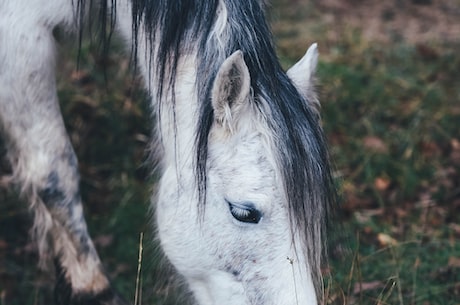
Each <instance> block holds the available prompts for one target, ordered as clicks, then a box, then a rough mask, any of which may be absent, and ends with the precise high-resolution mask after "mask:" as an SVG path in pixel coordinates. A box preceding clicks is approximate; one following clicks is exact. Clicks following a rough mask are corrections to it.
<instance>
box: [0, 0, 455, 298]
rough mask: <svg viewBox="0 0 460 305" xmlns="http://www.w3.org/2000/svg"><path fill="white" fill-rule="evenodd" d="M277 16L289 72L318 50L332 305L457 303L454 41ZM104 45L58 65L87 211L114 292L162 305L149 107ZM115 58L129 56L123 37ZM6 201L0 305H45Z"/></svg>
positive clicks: (20, 220)
mask: <svg viewBox="0 0 460 305" xmlns="http://www.w3.org/2000/svg"><path fill="white" fill-rule="evenodd" d="M274 6H275V8H276V9H274V10H273V11H272V19H273V27H274V31H275V35H276V39H277V46H278V48H279V54H280V58H281V60H282V62H283V64H284V65H285V66H286V67H289V66H290V65H292V64H293V63H294V62H295V61H296V60H297V59H298V58H300V57H301V56H302V54H303V52H304V51H305V50H306V48H307V46H308V43H306V42H305V40H306V39H308V40H309V41H311V42H314V41H316V42H318V43H319V47H320V53H321V57H320V58H321V62H320V64H319V68H318V79H319V84H318V89H319V92H320V97H321V102H322V117H323V124H324V129H325V132H326V134H327V137H328V139H329V142H330V147H331V152H332V157H333V160H334V162H335V168H336V176H337V177H338V181H339V184H340V189H341V196H342V201H341V204H340V206H339V207H338V208H337V210H338V215H337V217H336V218H335V219H334V222H333V228H332V230H331V237H330V240H329V248H330V249H329V257H330V266H329V267H328V268H327V270H326V271H325V274H326V286H327V291H328V298H329V304H400V305H402V304H424V305H428V304H430V305H431V304H443V305H445V304H447V305H450V304H452V305H455V304H459V302H460V301H459V300H460V264H459V262H458V259H459V258H460V242H459V240H460V227H459V226H458V224H459V223H460V213H459V210H460V182H459V181H460V174H459V173H460V124H459V123H458V122H460V104H459V100H460V86H458V71H460V55H459V54H458V47H459V44H458V43H459V42H446V43H445V44H439V43H437V44H435V43H424V44H421V45H411V44H407V43H405V42H404V41H399V42H397V43H394V44H391V45H388V44H385V43H378V42H371V41H366V40H364V39H363V37H362V35H361V34H360V31H359V30H357V29H350V28H344V29H343V32H341V34H340V35H335V36H334V37H335V38H334V39H331V38H329V37H331V36H330V35H327V31H328V29H327V28H325V27H324V25H323V24H322V23H321V22H316V23H315V22H312V21H311V20H317V18H318V17H320V14H319V13H318V12H316V11H315V10H313V9H311V8H312V6H311V4H305V5H303V6H301V9H296V7H294V6H293V5H286V6H285V7H284V8H283V7H282V6H279V3H277V2H275V4H274ZM315 18H316V19H315ZM286 20H289V22H286ZM303 20H305V23H304V21H303ZM58 37H59V34H58ZM336 37H339V38H336ZM96 49H97V48H96V47H95V46H91V45H90V44H89V43H87V42H85V43H84V44H83V47H82V50H81V61H80V68H79V71H78V72H75V60H74V59H75V58H76V56H77V52H76V50H75V49H74V45H72V46H69V45H65V46H64V47H63V48H62V49H61V50H60V53H62V54H65V56H64V57H63V59H62V61H61V62H60V63H59V65H58V67H59V69H58V70H59V81H58V86H59V97H60V100H61V101H62V104H61V107H62V111H63V113H64V116H65V119H66V124H67V125H66V126H67V129H68V131H69V135H70V137H71V139H72V142H73V144H74V146H75V149H76V152H77V155H78V156H79V160H80V170H81V176H82V183H81V184H82V193H83V198H84V200H85V202H86V206H85V208H86V215H87V219H88V223H89V227H90V231H91V232H92V236H93V238H94V239H95V243H96V246H97V248H98V251H99V252H100V255H101V257H102V258H103V260H104V263H105V265H106V267H107V270H108V271H109V275H110V276H111V277H112V278H114V279H115V284H116V286H117V288H118V289H119V290H120V292H121V293H122V294H123V295H125V296H126V297H127V298H129V299H130V300H133V301H134V298H135V294H136V295H137V297H138V298H139V299H141V301H142V302H140V303H142V304H158V303H160V300H161V299H162V298H163V297H164V296H166V295H169V294H173V293H174V292H171V291H170V290H168V288H165V287H163V288H155V289H152V288H151V287H153V286H154V285H153V284H154V282H155V275H157V274H159V273H160V271H159V268H160V267H159V265H160V259H159V258H158V255H157V254H156V253H157V251H156V250H155V247H156V245H155V242H151V240H152V236H151V233H150V232H151V231H152V230H151V225H150V223H149V215H148V214H149V213H148V212H147V211H148V205H149V197H150V192H151V189H152V188H154V187H155V181H156V179H157V177H155V176H153V177H151V176H150V169H149V166H144V165H145V164H146V163H148V157H147V154H146V153H145V149H146V148H147V146H148V138H149V137H150V134H151V132H152V124H151V120H150V118H149V115H148V112H149V110H148V109H149V105H148V101H147V98H146V94H145V93H144V92H143V91H142V90H139V89H138V88H139V87H140V86H139V83H140V81H139V80H138V79H133V77H132V74H131V72H130V70H129V60H128V58H127V57H126V56H124V55H123V54H122V53H123V52H118V53H117V52H114V53H111V54H110V55H109V57H108V58H101V57H100V56H99V55H97V54H98V53H97V50H96ZM115 49H118V50H122V48H121V47H120V46H118V44H117V42H116V41H115ZM103 64H104V65H105V66H106V68H104V69H103V68H102V65H103ZM136 88H137V89H136ZM2 168H7V166H2ZM0 196H1V197H0V199H1V201H2V205H0V227H1V228H2V230H1V232H2V233H1V235H0V262H1V264H0V304H1V305H7V304H8V305H15V304H49V303H50V300H51V299H52V292H51V286H50V285H52V284H51V283H52V279H50V277H49V275H47V274H43V273H40V272H39V271H38V270H36V267H35V264H36V257H35V256H34V255H35V254H34V251H33V250H31V246H30V242H29V241H28V239H27V230H28V226H29V225H30V220H29V218H28V216H27V215H28V213H27V210H26V208H25V204H24V203H23V202H20V201H19V200H18V199H17V195H16V194H15V193H14V192H0ZM141 232H144V234H145V235H146V236H144V238H143V240H144V244H143V252H144V255H143V258H144V259H143V264H142V268H141V274H140V276H137V273H138V255H139V235H140V234H141ZM136 279H138V280H139V281H140V283H141V286H142V287H143V289H142V290H141V291H142V293H141V294H140V292H139V291H138V290H137V289H136ZM166 287H167V286H166ZM25 291H32V292H33V293H30V294H26V293H24V292H25ZM136 305H137V304H136Z"/></svg>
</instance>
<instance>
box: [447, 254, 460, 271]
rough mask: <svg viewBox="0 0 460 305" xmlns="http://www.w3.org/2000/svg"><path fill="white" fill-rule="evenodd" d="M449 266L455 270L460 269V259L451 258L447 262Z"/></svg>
mask: <svg viewBox="0 0 460 305" xmlns="http://www.w3.org/2000/svg"><path fill="white" fill-rule="evenodd" d="M447 266H449V267H453V268H460V257H455V256H451V257H449V261H448V262H447Z"/></svg>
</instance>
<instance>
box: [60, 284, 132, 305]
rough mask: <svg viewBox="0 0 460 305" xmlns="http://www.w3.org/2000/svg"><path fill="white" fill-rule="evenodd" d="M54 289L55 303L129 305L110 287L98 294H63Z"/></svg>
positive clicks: (63, 304)
mask: <svg viewBox="0 0 460 305" xmlns="http://www.w3.org/2000/svg"><path fill="white" fill-rule="evenodd" d="M57 288H58V287H56V291H55V302H56V305H129V303H128V302H126V301H125V300H124V299H122V298H121V297H120V296H119V295H118V294H117V293H116V292H114V291H113V290H112V289H110V288H109V289H107V290H104V291H101V292H100V293H98V294H87V293H77V294H65V293H62V290H57Z"/></svg>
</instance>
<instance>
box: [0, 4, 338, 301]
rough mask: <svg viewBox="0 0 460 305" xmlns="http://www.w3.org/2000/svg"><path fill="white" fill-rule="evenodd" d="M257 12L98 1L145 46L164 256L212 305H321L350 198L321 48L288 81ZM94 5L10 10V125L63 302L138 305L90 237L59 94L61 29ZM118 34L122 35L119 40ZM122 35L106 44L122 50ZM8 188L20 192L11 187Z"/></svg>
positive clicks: (5, 59) (3, 63) (143, 67)
mask: <svg viewBox="0 0 460 305" xmlns="http://www.w3.org/2000/svg"><path fill="white" fill-rule="evenodd" d="M263 6H264V4H263V1H257V0H208V1H203V0H150V1H149V0H112V1H108V2H106V1H105V0H101V1H100V3H98V7H99V8H100V12H99V15H98V16H99V18H100V20H101V24H102V28H105V25H106V22H107V20H109V21H111V22H110V24H112V25H113V24H115V28H116V29H117V30H118V31H119V32H120V33H121V34H122V35H123V36H124V37H125V39H126V41H127V42H128V43H129V44H131V45H132V50H133V51H134V55H135V56H136V60H135V62H136V65H137V66H138V67H139V68H140V72H141V73H142V74H143V76H144V78H145V80H146V85H147V87H148V88H149V90H150V92H151V94H152V106H153V107H152V109H154V111H156V112H157V118H158V128H157V134H158V139H159V141H158V143H159V144H158V145H157V146H158V150H159V151H161V169H160V170H161V172H162V178H161V180H160V188H159V192H158V194H157V197H155V198H154V199H153V202H154V204H155V210H156V222H157V227H158V233H159V238H160V240H161V246H162V248H163V250H164V252H165V254H166V256H167V257H168V259H169V260H170V261H171V262H172V264H173V266H174V267H175V268H176V269H177V271H178V272H179V273H180V274H182V275H183V277H184V278H185V280H186V282H187V283H188V286H189V288H190V290H191V291H192V292H193V295H194V297H195V300H196V302H197V303H198V304H203V305H205V304H219V305H225V304H266V305H268V304H276V305H282V304H289V305H290V304H317V303H318V300H321V293H322V289H321V272H320V261H321V253H322V244H323V240H324V230H323V227H324V220H325V217H326V214H327V210H328V206H329V204H330V203H331V202H332V201H333V200H334V187H333V183H332V178H331V173H330V166H329V157H328V152H327V147H326V144H325V141H324V139H323V133H322V129H321V127H320V124H319V116H318V113H317V100H316V96H315V94H314V91H313V85H312V82H313V78H314V73H315V68H316V64H317V58H318V52H317V47H316V44H314V45H312V46H311V47H310V49H309V50H308V52H307V53H306V55H305V56H304V58H303V59H301V60H300V61H299V62H298V63H297V64H296V65H295V66H294V67H292V68H291V69H290V70H289V71H288V72H287V74H286V73H285V72H283V70H282V69H281V67H280V65H279V63H278V60H277V58H276V55H275V52H274V47H273V43H272V38H271V34H270V31H269V29H268V26H267V24H266V21H265V17H264V11H263V9H264V7H263ZM89 10H90V9H89V7H88V6H87V5H85V1H84V0H79V1H76V0H0V122H1V128H2V131H3V135H4V137H5V138H6V139H7V141H8V149H9V154H8V156H9V160H10V162H11V164H12V166H13V169H14V173H13V175H12V177H10V178H9V180H10V182H11V183H12V184H15V185H18V186H19V187H20V189H21V190H22V192H23V193H24V194H25V195H26V196H28V198H29V200H30V205H31V210H32V211H33V212H34V214H35V225H34V233H35V236H36V238H37V240H38V242H39V249H40V253H41V255H42V256H45V254H46V253H49V254H51V255H52V256H53V257H54V262H55V266H56V271H57V274H58V282H57V284H56V303H57V304H110V305H115V304H126V303H125V301H123V300H122V298H121V297H119V296H118V295H117V293H116V292H115V291H114V290H113V289H112V288H111V286H110V283H109V280H108V279H107V277H106V275H105V273H104V271H103V267H102V264H101V262H100V259H99V257H98V255H97V253H96V251H95V248H94V246H93V243H92V241H91V239H90V237H89V235H88V232H87V228H86V224H85V221H84V218H83V213H82V204H81V199H80V195H79V186H78V185H79V175H78V171H77V161H76V157H75V154H74V151H73V149H72V146H71V144H70V141H69V139H68V136H67V134H66V132H65V128H64V123H63V121H62V117H61V114H60V110H59V104H58V100H57V95H56V84H55V68H56V67H55V54H54V53H55V52H54V39H53V34H52V31H53V29H54V28H55V27H56V26H57V25H64V26H66V27H68V28H69V29H76V30H78V28H79V27H81V26H82V25H81V21H82V20H83V15H84V14H85V13H87V11H89ZM109 31H111V29H109ZM107 36H109V35H107V33H105V35H102V37H107ZM4 180H5V179H4Z"/></svg>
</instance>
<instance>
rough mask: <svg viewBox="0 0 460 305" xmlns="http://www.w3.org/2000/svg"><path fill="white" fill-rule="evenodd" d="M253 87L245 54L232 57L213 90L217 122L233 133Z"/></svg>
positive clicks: (225, 63)
mask: <svg viewBox="0 0 460 305" xmlns="http://www.w3.org/2000/svg"><path fill="white" fill-rule="evenodd" d="M250 87H251V77H250V75H249V69H248V67H247V66H246V63H245V62H244V57H243V52H241V51H239V50H238V51H236V52H235V53H233V54H232V55H230V56H229V57H228V58H227V59H226V60H225V61H224V62H223V64H222V66H221V67H220V69H219V71H218V72H217V75H216V78H215V80H214V85H213V88H212V97H211V99H212V107H213V109H214V118H215V120H216V122H217V123H218V124H219V125H220V126H223V127H226V128H229V129H230V131H232V129H233V127H234V125H235V120H236V119H237V117H238V115H239V114H240V112H241V110H242V108H244V107H243V106H244V105H245V103H246V102H247V99H248V96H249V92H250Z"/></svg>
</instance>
